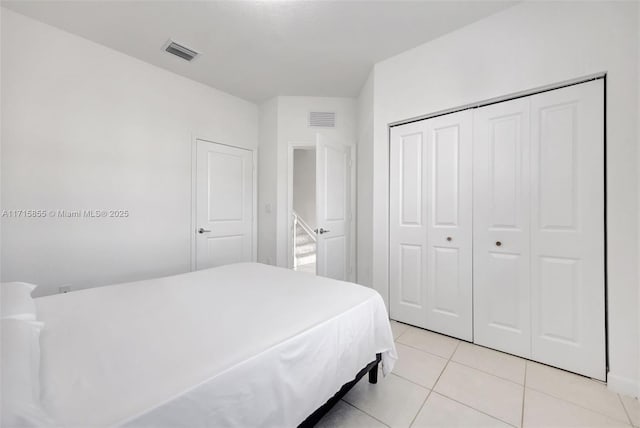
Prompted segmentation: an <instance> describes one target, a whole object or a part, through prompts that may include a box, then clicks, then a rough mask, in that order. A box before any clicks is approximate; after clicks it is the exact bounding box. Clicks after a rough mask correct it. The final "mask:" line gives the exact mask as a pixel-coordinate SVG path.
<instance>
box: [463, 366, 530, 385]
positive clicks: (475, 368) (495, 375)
mask: <svg viewBox="0 0 640 428" xmlns="http://www.w3.org/2000/svg"><path fill="white" fill-rule="evenodd" d="M451 362H453V363H456V364H460V365H461V366H465V367H467V368H470V369H473V370H477V371H479V372H480V373H484V374H488V375H491V376H493V377H495V378H498V379H500V380H506V381H507V382H511V383H513V384H515V385H518V386H521V387H523V388H524V383H518V382H516V381H514V380H511V379H507V378H506V377H502V376H498V375H497V374H495V373H491V372H488V371H486V370H482V369H479V368H477V367H473V366H470V365H468V364H465V363H461V362H460V361H456V360H451ZM526 367H527V365H526V364H525V371H526V370H527V369H526Z"/></svg>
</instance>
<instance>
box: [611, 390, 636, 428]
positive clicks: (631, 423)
mask: <svg viewBox="0 0 640 428" xmlns="http://www.w3.org/2000/svg"><path fill="white" fill-rule="evenodd" d="M616 395H617V396H618V400H620V404H622V408H623V409H624V412H625V413H626V415H627V419H628V420H629V425H631V426H632V427H633V426H635V425H633V421H632V420H631V415H630V414H629V411H628V410H627V406H625V405H624V401H622V397H621V396H620V394H616Z"/></svg>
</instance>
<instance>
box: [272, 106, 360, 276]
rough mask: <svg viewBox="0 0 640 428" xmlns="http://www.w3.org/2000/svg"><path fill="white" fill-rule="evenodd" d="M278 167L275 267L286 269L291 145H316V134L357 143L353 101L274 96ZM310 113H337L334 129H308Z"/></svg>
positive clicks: (343, 141) (345, 142)
mask: <svg viewBox="0 0 640 428" xmlns="http://www.w3.org/2000/svg"><path fill="white" fill-rule="evenodd" d="M277 100H278V165H277V169H278V172H277V183H278V184H277V186H278V197H277V200H278V201H277V231H276V237H277V265H278V266H287V228H288V218H287V217H288V216H287V204H288V189H287V163H288V148H289V144H290V143H303V144H310V145H315V142H316V134H317V133H320V134H324V135H326V136H328V137H330V138H332V139H334V140H336V141H341V142H342V143H343V144H353V145H355V144H356V100H355V99H354V98H333V97H277ZM311 111H333V112H336V127H335V128H332V129H329V128H327V129H325V128H311V127H309V126H308V123H309V120H308V115H309V112H311Z"/></svg>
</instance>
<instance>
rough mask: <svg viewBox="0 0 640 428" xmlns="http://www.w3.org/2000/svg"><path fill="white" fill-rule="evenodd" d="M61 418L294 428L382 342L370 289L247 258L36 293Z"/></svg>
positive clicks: (385, 343)
mask: <svg viewBox="0 0 640 428" xmlns="http://www.w3.org/2000/svg"><path fill="white" fill-rule="evenodd" d="M36 303H37V310H38V319H39V320H40V321H43V322H44V324H45V327H44V330H43V332H42V335H41V352H42V367H41V376H42V379H41V382H42V401H43V405H44V407H45V409H46V410H47V411H48V412H49V413H50V414H51V416H52V417H53V418H54V419H55V420H56V421H57V422H58V423H59V424H61V425H64V426H69V427H89V426H113V425H125V426H135V427H141V426H145V427H169V426H171V427H177V426H182V427H196V426H215V427H219V426H242V427H250V426H270V427H290V426H297V425H298V424H299V423H300V422H302V421H303V420H304V419H305V418H306V417H307V416H308V415H309V414H311V413H312V412H313V411H314V410H315V409H317V408H318V407H320V406H321V405H322V404H324V403H325V402H326V401H327V399H329V398H330V397H331V396H333V395H334V394H335V393H336V392H337V391H338V389H339V388H340V387H341V386H342V385H343V384H345V383H346V382H348V381H350V380H352V379H353V378H354V376H355V374H356V373H357V372H358V371H359V370H361V369H362V368H363V367H364V366H365V365H366V364H367V363H369V362H371V361H372V360H373V359H374V358H375V354H376V353H382V362H383V372H384V373H385V374H387V373H388V372H390V371H391V369H392V366H393V363H394V360H395V359H396V353H395V348H394V345H393V338H392V333H391V328H390V326H389V321H388V318H387V312H386V310H385V307H384V303H383V301H382V298H381V297H380V295H379V294H378V293H376V292H375V291H373V290H371V289H369V288H366V287H361V286H358V285H355V284H351V283H345V282H341V281H335V280H331V279H327V278H322V277H316V276H312V275H308V274H304V273H297V272H292V271H289V270H285V269H280V268H275V267H271V266H266V265H261V264H255V263H243V264H236V265H229V266H223V267H219V268H214V269H207V270H203V271H197V272H191V273H187V274H183V275H176V276H172V277H166V278H160V279H154V280H147V281H139V282H132V283H127V284H119V285H114V286H108V287H100V288H93V289H89V290H83V291H77V292H74V293H69V294H65V295H55V296H48V297H42V298H38V299H36Z"/></svg>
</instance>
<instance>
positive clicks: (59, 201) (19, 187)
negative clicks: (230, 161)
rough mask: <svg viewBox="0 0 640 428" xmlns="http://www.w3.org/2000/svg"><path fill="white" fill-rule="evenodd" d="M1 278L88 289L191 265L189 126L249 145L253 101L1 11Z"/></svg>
mask: <svg viewBox="0 0 640 428" xmlns="http://www.w3.org/2000/svg"><path fill="white" fill-rule="evenodd" d="M2 121H3V123H2V125H3V126H2V177H1V179H2V207H3V209H7V210H9V209H44V210H51V209H53V210H56V209H67V210H76V209H80V210H82V209H107V210H108V209H124V210H128V211H129V213H130V216H129V217H128V218H126V219H59V218H46V219H24V218H23V219H7V218H3V219H2V280H3V281H8V280H22V281H29V282H33V283H35V284H40V286H41V287H40V288H38V289H37V294H38V295H42V294H49V293H54V292H57V289H58V287H59V286H60V285H63V284H71V286H72V287H73V288H84V287H92V286H98V285H104V284H109V283H114V282H120V281H128V280H135V279H140V278H147V277H154V276H162V275H168V274H173V273H178V272H184V271H188V270H189V269H190V248H191V247H190V239H191V234H192V230H191V146H192V136H197V137H202V138H207V139H210V140H212V141H216V142H220V143H225V144H231V145H235V146H240V147H247V148H256V147H257V144H258V111H257V106H256V105H254V104H252V103H249V102H247V101H244V100H241V99H239V98H236V97H233V96H231V95H228V94H226V93H223V92H220V91H217V90H215V89H212V88H210V87H208V86H204V85H202V84H199V83H196V82H193V81H191V80H188V79H186V78H183V77H180V76H178V75H175V74H173V73H171V72H168V71H165V70H162V69H160V68H157V67H155V66H152V65H149V64H147V63H144V62H141V61H139V60H137V59H134V58H131V57H129V56H126V55H124V54H121V53H118V52H116V51H113V50H111V49H108V48H106V47H103V46H101V45H98V44H95V43H93V42H90V41H87V40H85V39H82V38H80V37H77V36H74V35H72V34H69V33H66V32H63V31H60V30H58V29H55V28H53V27H50V26H47V25H44V24H42V23H39V22H37V21H34V20H32V19H30V18H26V17H24V16H22V15H18V14H16V13H14V12H11V11H9V10H6V9H3V10H2Z"/></svg>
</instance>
